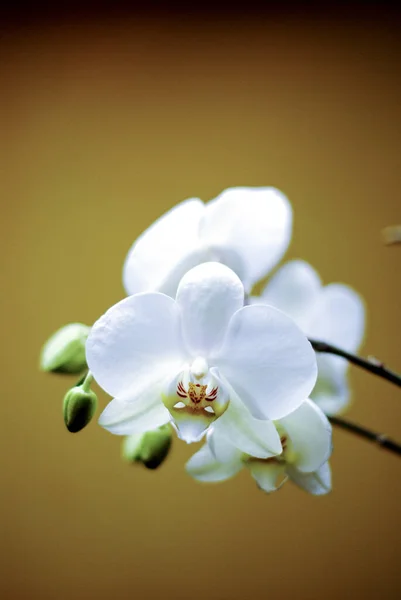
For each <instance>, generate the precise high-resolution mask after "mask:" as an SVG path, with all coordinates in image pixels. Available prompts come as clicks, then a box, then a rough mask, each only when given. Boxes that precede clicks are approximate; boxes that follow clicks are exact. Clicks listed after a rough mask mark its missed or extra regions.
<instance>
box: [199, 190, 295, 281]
mask: <svg viewBox="0 0 401 600" xmlns="http://www.w3.org/2000/svg"><path fill="white" fill-rule="evenodd" d="M291 229H292V211H291V205H290V203H289V201H288V199H287V198H286V197H285V196H284V194H282V193H281V192H280V191H279V190H276V189H275V188H271V187H254V188H252V187H236V188H229V189H226V190H224V191H223V192H222V193H221V194H220V195H219V196H217V198H215V199H214V200H212V201H211V202H208V203H207V204H206V210H205V215H204V218H203V221H202V224H201V228H200V238H201V241H202V242H203V243H204V244H206V245H208V246H209V247H211V248H216V249H218V248H219V247H222V248H226V249H228V250H231V251H233V252H235V253H236V254H237V255H238V256H239V257H240V259H241V260H242V262H243V264H244V273H238V275H239V276H240V277H241V279H242V281H243V283H244V286H245V288H246V289H247V291H248V290H249V289H250V287H252V285H253V284H254V283H255V282H256V281H258V280H259V279H261V278H262V277H264V276H265V275H266V274H267V273H268V272H269V271H270V269H272V268H273V267H274V266H275V265H276V264H277V263H278V262H279V260H280V259H281V257H282V256H283V254H284V253H285V251H286V250H287V247H288V244H289V241H290V237H291Z"/></svg>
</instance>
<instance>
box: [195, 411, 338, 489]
mask: <svg viewBox="0 0 401 600" xmlns="http://www.w3.org/2000/svg"><path fill="white" fill-rule="evenodd" d="M275 426H276V428H277V431H278V432H279V434H280V438H281V443H282V453H281V454H280V455H278V456H271V457H267V458H258V457H254V456H250V455H249V454H247V453H244V452H243V451H241V449H239V448H238V447H237V446H236V445H235V440H233V441H231V442H230V441H229V440H228V439H227V438H225V437H224V436H222V435H221V434H220V433H219V432H218V431H217V430H216V429H215V428H214V427H212V428H211V429H210V430H209V432H208V434H207V443H206V444H205V445H204V446H203V447H202V448H201V449H200V450H199V452H197V453H196V454H194V456H192V457H191V458H190V460H189V461H188V463H187V465H186V470H187V472H188V473H189V474H190V475H191V476H192V477H194V478H195V479H197V480H199V481H205V482H215V481H223V480H226V479H229V478H230V477H233V476H234V475H235V474H236V473H238V472H239V471H240V470H241V469H242V468H244V467H245V468H247V469H248V470H249V471H250V473H251V475H252V477H253V478H254V479H255V481H256V482H257V484H258V486H259V487H260V488H261V489H262V490H264V491H265V492H274V491H275V490H277V489H279V488H280V487H281V486H282V485H283V483H284V482H285V481H287V479H290V480H292V481H293V482H294V483H296V484H297V485H299V486H300V487H302V488H303V489H305V490H307V491H308V492H310V493H312V494H315V495H321V494H325V493H327V492H329V491H330V489H331V475H330V467H329V464H328V462H327V461H328V459H329V457H330V454H331V449H332V444H331V426H330V423H329V421H328V419H327V417H326V416H325V415H324V413H323V412H322V411H321V410H320V409H319V408H318V407H317V406H316V404H315V403H314V402H312V401H311V400H306V401H305V402H304V403H303V404H301V406H300V407H299V408H297V409H296V410H295V411H294V412H292V413H291V414H289V415H287V416H286V417H284V418H283V419H280V420H278V421H276V422H275Z"/></svg>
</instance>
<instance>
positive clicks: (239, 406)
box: [212, 390, 282, 460]
mask: <svg viewBox="0 0 401 600" xmlns="http://www.w3.org/2000/svg"><path fill="white" fill-rule="evenodd" d="M214 437H215V439H216V441H217V440H219V439H220V437H221V438H222V439H226V440H227V441H228V442H231V444H232V445H234V446H235V447H236V448H238V449H240V450H241V451H242V452H245V453H246V454H249V455H250V456H256V457H259V458H268V457H271V456H276V455H277V454H280V453H281V451H282V446H281V441H280V436H279V434H278V432H277V430H276V428H275V426H274V423H273V422H272V421H269V420H260V419H255V417H253V416H252V415H251V413H250V412H249V410H248V409H247V407H246V406H244V404H243V403H242V402H241V400H240V399H239V398H238V396H237V395H236V394H235V392H234V390H233V391H232V393H231V394H230V404H229V405H228V408H227V410H226V411H225V413H224V414H223V415H222V416H221V417H219V418H218V419H216V421H215V423H214V424H213V438H214ZM213 450H214V451H215V452H216V458H218V459H219V460H220V459H221V458H222V459H223V460H226V459H225V458H224V457H223V456H224V452H223V451H222V450H221V445H217V444H216V445H213V446H212V451H213Z"/></svg>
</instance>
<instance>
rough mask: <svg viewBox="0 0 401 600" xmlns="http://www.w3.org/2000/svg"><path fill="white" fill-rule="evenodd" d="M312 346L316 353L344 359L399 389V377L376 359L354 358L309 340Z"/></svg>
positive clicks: (330, 346) (344, 352)
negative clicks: (333, 355)
mask: <svg viewBox="0 0 401 600" xmlns="http://www.w3.org/2000/svg"><path fill="white" fill-rule="evenodd" d="M309 341H310V343H311V344H312V347H313V349H314V350H316V352H323V353H326V354H335V355H336V356H341V357H342V358H345V359H346V360H348V361H349V362H350V363H352V364H353V365H356V366H357V367H360V368H361V369H365V371H369V372H370V373H373V374H374V375H378V376H379V377H382V378H383V379H387V381H390V382H391V383H394V385H398V386H399V387H401V375H398V373H394V371H390V369H387V367H385V366H384V364H383V363H382V362H380V361H379V360H377V359H376V358H367V359H365V358H361V357H360V356H356V355H355V354H350V353H349V352H346V351H345V350H341V348H337V347H336V346H332V345H331V344H327V343H326V342H320V341H318V340H311V339H310V340H309Z"/></svg>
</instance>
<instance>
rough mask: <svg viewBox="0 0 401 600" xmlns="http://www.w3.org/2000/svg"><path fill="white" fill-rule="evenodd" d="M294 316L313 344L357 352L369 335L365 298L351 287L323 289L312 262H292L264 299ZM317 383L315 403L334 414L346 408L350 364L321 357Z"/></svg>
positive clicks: (254, 300)
mask: <svg viewBox="0 0 401 600" xmlns="http://www.w3.org/2000/svg"><path fill="white" fill-rule="evenodd" d="M251 301H252V303H256V304H258V303H260V302H265V303H266V304H269V305H271V306H275V307H277V308H279V309H280V310H282V311H284V312H285V313H286V314H287V315H289V316H290V317H292V318H293V319H294V320H295V322H296V323H297V324H298V325H299V327H300V328H301V329H302V330H303V331H304V332H305V333H306V335H307V336H308V337H309V338H310V339H316V340H320V341H323V342H327V343H329V344H333V345H335V346H339V347H340V348H342V349H344V350H346V351H347V352H356V350H357V349H358V348H359V346H360V344H361V342H362V339H363V334H364V327H365V309H364V305H363V302H362V300H361V298H360V296H359V295H358V294H357V293H356V292H355V291H354V290H352V289H351V288H350V287H348V286H346V285H343V284H340V283H332V284H330V285H326V286H323V285H322V282H321V280H320V278H319V275H318V274H317V273H316V271H315V270H314V269H313V268H312V267H311V265H309V264H308V263H307V262H304V261H301V260H293V261H290V262H288V263H287V264H285V265H284V266H283V267H281V269H279V271H277V273H276V274H275V275H274V276H273V277H272V278H271V279H270V281H269V282H268V284H267V286H266V287H265V289H264V291H263V292H262V294H261V296H260V298H257V297H253V298H252V300H251ZM317 364H318V379H317V383H316V387H315V389H314V390H313V392H312V394H311V398H312V399H313V400H314V401H315V402H316V403H317V404H318V405H319V406H320V408H321V409H322V410H323V411H324V412H325V413H326V414H329V415H334V414H337V413H339V412H341V411H343V410H344V408H346V407H347V405H348V403H349V400H350V390H349V386H348V382H347V371H348V367H349V364H348V362H347V361H346V360H344V359H342V358H340V357H338V356H333V355H331V354H319V353H318V354H317Z"/></svg>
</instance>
